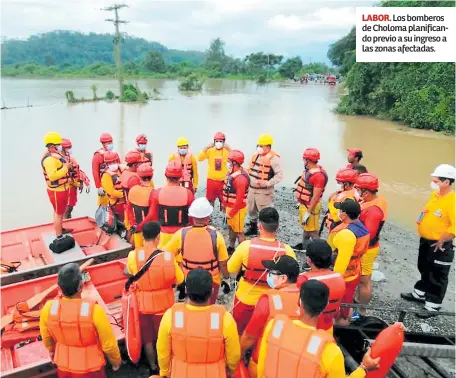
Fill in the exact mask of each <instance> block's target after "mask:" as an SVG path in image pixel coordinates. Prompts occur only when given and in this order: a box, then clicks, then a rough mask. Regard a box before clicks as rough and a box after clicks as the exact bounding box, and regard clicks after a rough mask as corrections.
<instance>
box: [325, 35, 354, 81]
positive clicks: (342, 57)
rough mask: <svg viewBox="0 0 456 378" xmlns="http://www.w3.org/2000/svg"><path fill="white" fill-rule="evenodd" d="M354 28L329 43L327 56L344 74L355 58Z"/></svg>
mask: <svg viewBox="0 0 456 378" xmlns="http://www.w3.org/2000/svg"><path fill="white" fill-rule="evenodd" d="M355 50H356V28H355V27H353V28H352V29H351V30H350V32H349V33H348V34H347V35H346V36H345V37H343V38H341V39H340V40H338V41H337V42H335V43H333V44H332V45H330V47H329V50H328V58H329V60H330V61H331V63H332V64H334V65H335V66H338V67H340V73H341V74H346V73H347V72H348V70H349V69H350V68H351V66H352V65H353V64H354V63H355V60H356V53H355Z"/></svg>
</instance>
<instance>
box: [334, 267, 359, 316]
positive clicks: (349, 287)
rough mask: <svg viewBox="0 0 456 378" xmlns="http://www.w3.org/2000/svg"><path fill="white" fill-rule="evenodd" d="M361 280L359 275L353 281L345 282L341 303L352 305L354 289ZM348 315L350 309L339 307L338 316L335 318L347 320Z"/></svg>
mask: <svg viewBox="0 0 456 378" xmlns="http://www.w3.org/2000/svg"><path fill="white" fill-rule="evenodd" d="M360 280H361V274H358V277H357V278H355V279H354V280H353V281H348V282H347V281H345V294H344V297H343V298H342V303H347V304H351V303H353V298H354V296H355V293H356V289H357V287H358V284H359V281H360ZM349 315H350V308H348V307H341V308H340V310H339V314H338V316H337V317H339V318H340V317H342V318H344V319H347V318H348V316H349Z"/></svg>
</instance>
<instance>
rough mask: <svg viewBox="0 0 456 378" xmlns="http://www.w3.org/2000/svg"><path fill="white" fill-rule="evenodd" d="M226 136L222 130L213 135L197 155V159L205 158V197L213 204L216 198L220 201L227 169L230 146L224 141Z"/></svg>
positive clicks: (202, 159)
mask: <svg viewBox="0 0 456 378" xmlns="http://www.w3.org/2000/svg"><path fill="white" fill-rule="evenodd" d="M225 140H226V137H225V134H223V133H222V132H217V133H215V135H214V141H213V142H212V143H211V144H209V145H208V146H207V147H205V148H204V149H203V150H202V151H201V152H200V153H199V155H198V161H204V160H207V161H208V163H207V184H206V198H207V200H208V201H209V202H210V203H211V205H212V206H214V203H215V200H216V199H217V198H218V199H219V201H220V204H221V203H222V192H223V183H224V182H225V179H226V175H227V173H228V169H227V167H226V164H227V162H228V154H229V153H230V151H231V149H230V147H229V146H228V145H227V144H226V143H225Z"/></svg>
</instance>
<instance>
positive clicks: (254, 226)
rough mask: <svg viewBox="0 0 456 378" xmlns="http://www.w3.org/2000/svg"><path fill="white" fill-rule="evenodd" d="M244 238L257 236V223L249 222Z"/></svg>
mask: <svg viewBox="0 0 456 378" xmlns="http://www.w3.org/2000/svg"><path fill="white" fill-rule="evenodd" d="M244 235H245V236H257V235H258V223H257V222H250V225H249V229H248V230H247V231H246V232H244Z"/></svg>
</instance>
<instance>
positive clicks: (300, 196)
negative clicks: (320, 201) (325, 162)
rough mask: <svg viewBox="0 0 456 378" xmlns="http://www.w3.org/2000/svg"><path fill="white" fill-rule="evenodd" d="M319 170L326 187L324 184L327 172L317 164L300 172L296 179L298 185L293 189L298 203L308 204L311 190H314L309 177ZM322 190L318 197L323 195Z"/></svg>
mask: <svg viewBox="0 0 456 378" xmlns="http://www.w3.org/2000/svg"><path fill="white" fill-rule="evenodd" d="M319 172H321V173H322V174H323V175H324V176H325V187H326V184H327V183H328V174H327V173H326V170H325V169H324V168H323V167H322V166H320V165H319V166H318V167H315V168H311V169H308V170H305V171H304V172H303V173H302V175H301V178H300V179H299V181H298V186H297V187H296V189H295V195H296V199H297V200H298V202H299V203H300V204H303V205H306V206H309V205H310V201H311V200H312V197H313V191H314V187H313V185H312V184H311V183H310V179H311V177H312V176H313V175H315V174H317V173H319ZM324 191H325V190H324V189H323V191H322V192H321V195H320V198H321V197H322V196H323V193H324Z"/></svg>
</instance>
